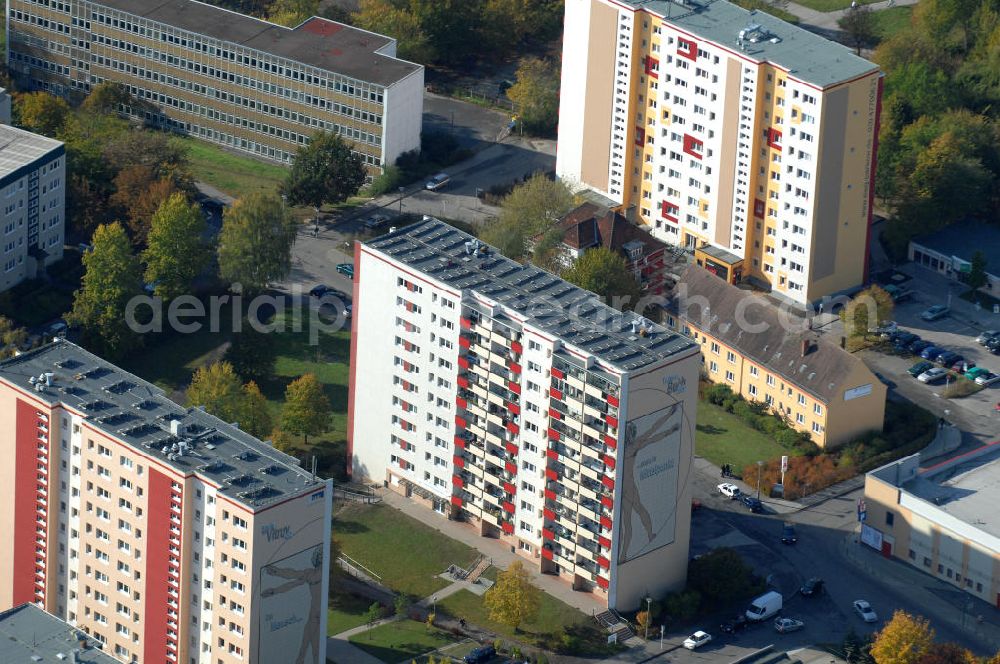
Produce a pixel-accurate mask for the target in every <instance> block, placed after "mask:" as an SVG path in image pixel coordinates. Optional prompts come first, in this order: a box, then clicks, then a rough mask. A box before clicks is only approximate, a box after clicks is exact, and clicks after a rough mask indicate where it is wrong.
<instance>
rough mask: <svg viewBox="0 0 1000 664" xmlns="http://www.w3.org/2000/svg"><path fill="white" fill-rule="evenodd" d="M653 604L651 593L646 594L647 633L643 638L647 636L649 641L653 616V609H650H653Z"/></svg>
mask: <svg viewBox="0 0 1000 664" xmlns="http://www.w3.org/2000/svg"><path fill="white" fill-rule="evenodd" d="M652 605H653V598H652V597H650V596H649V595H646V635H645V636H644V637H643V638H645V639H646V640H647V641H649V621H650V619H651V618H652V617H653V614H652V611H651V610H650V609H652Z"/></svg>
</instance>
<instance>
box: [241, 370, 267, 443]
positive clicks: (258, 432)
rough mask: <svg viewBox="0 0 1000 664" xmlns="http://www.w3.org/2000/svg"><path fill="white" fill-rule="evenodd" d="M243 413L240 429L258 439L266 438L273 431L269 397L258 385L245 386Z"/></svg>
mask: <svg viewBox="0 0 1000 664" xmlns="http://www.w3.org/2000/svg"><path fill="white" fill-rule="evenodd" d="M241 410H242V413H241V415H240V418H239V422H240V428H241V429H243V430H244V431H246V432H247V433H249V434H250V435H251V436H255V437H257V438H264V437H265V436H266V435H267V433H268V432H269V431H272V430H273V429H272V422H271V413H270V411H269V410H268V408H267V397H265V396H264V394H263V393H262V392H261V391H260V388H259V387H257V383H255V382H254V381H252V380H251V381H249V382H248V383H247V384H246V385H244V386H243V403H242V404H241Z"/></svg>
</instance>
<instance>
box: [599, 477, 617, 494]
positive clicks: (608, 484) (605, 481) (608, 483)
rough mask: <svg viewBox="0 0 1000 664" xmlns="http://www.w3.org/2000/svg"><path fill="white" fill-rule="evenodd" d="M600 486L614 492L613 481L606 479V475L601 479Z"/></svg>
mask: <svg viewBox="0 0 1000 664" xmlns="http://www.w3.org/2000/svg"><path fill="white" fill-rule="evenodd" d="M601 484H603V485H604V486H605V487H607V488H608V489H610V490H612V491H614V490H615V481H614V480H613V479H611V478H610V477H608V476H607V475H604V476H602V477H601Z"/></svg>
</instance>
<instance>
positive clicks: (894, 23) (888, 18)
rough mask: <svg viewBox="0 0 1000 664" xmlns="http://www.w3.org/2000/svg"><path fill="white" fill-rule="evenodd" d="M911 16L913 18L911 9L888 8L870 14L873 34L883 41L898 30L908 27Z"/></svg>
mask: <svg viewBox="0 0 1000 664" xmlns="http://www.w3.org/2000/svg"><path fill="white" fill-rule="evenodd" d="M911 16H913V7H889V8H888V9H882V10H879V11H877V12H875V13H874V14H872V18H874V20H875V34H877V35H878V36H879V39H880V40H883V41H884V40H886V39H888V38H889V37H892V36H893V35H894V34H896V33H897V32H899V31H900V30H902V29H904V28H906V27H909V25H910V17H911Z"/></svg>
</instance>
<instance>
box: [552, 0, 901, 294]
mask: <svg viewBox="0 0 1000 664" xmlns="http://www.w3.org/2000/svg"><path fill="white" fill-rule="evenodd" d="M565 21H566V23H565V36H566V37H565V39H564V40H563V60H562V63H563V64H562V91H561V95H560V108H559V143H558V151H557V163H556V171H557V174H558V176H559V177H560V178H562V179H564V180H565V181H567V182H569V183H571V185H573V186H575V187H581V188H587V189H591V190H593V191H595V192H597V193H598V194H600V195H601V196H603V197H606V198H607V199H609V203H611V204H613V205H616V206H620V207H622V208H635V209H636V212H637V215H636V217H637V218H638V219H641V221H642V223H643V224H645V225H646V226H647V227H648V228H649V229H650V230H651V232H652V233H653V234H654V235H655V236H656V237H658V238H659V239H662V240H665V241H667V242H670V243H672V244H675V245H679V246H682V247H685V248H688V249H690V250H691V251H693V252H694V253H695V258H696V260H697V262H698V264H700V265H702V266H704V267H706V268H708V269H710V270H712V271H713V272H715V273H716V274H718V275H719V276H721V277H723V278H725V279H726V280H727V281H730V282H731V283H736V282H737V281H740V280H743V279H752V280H754V281H757V282H759V283H760V284H762V285H765V286H767V287H769V288H770V289H772V291H773V292H775V293H777V294H779V295H781V296H783V297H785V298H788V299H790V300H791V301H794V302H798V303H802V304H804V303H807V302H813V301H815V300H817V299H819V298H821V297H823V296H824V295H830V294H836V293H840V292H844V291H849V290H851V289H853V288H855V287H856V286H858V285H860V284H861V283H863V282H864V281H865V278H866V270H867V264H868V250H867V247H868V235H869V228H870V222H871V208H872V196H873V192H874V169H875V158H876V151H877V137H878V122H879V114H880V103H881V95H882V83H881V75H880V72H879V69H878V67H877V65H875V64H873V63H871V62H868V61H867V60H864V59H862V58H860V57H857V56H855V55H854V54H853V53H852V52H851V51H850V50H848V49H847V48H846V47H844V46H841V45H839V44H835V43H833V42H830V41H828V40H826V39H824V38H823V37H820V36H818V35H815V34H813V33H810V32H807V31H805V30H802V29H800V28H798V27H795V26H792V25H789V24H787V23H785V22H783V21H781V20H779V19H776V18H774V17H772V16H770V15H768V14H764V13H760V12H748V11H747V10H745V9H742V8H740V7H738V6H736V5H733V4H731V3H729V2H726V0H675V1H671V0H567V2H566V19H565Z"/></svg>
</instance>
